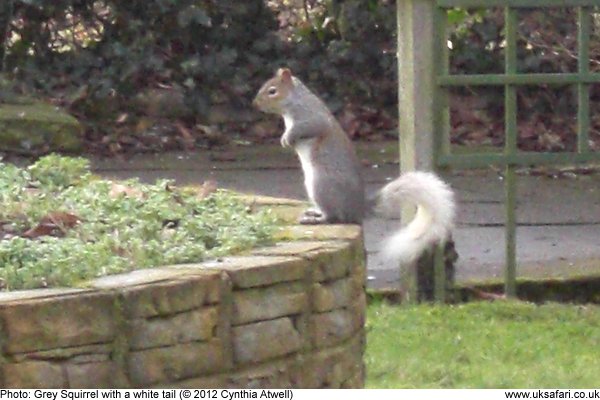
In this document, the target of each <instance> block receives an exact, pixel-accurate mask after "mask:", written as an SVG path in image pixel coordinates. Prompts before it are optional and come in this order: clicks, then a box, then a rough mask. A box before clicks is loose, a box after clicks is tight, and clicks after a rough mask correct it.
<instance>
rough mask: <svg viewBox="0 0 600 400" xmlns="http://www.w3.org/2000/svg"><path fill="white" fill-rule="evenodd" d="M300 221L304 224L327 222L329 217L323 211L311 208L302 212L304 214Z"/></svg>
mask: <svg viewBox="0 0 600 400" xmlns="http://www.w3.org/2000/svg"><path fill="white" fill-rule="evenodd" d="M298 222H299V223H300V224H302V225H316V224H324V223H325V222H327V218H326V217H325V215H324V214H323V213H322V212H321V211H319V210H317V209H314V208H309V209H308V210H306V211H304V213H302V216H301V217H300V219H299V220H298Z"/></svg>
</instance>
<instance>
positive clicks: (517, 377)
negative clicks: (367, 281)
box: [366, 301, 600, 388]
mask: <svg viewBox="0 0 600 400" xmlns="http://www.w3.org/2000/svg"><path fill="white" fill-rule="evenodd" d="M367 324H368V334H367V354H366V363H367V387H371V388H556V387H559V388H560V387H563V388H565V387H568V388H572V387H576V388H592V387H597V386H598V382H599V381H598V377H600V357H599V354H600V353H599V349H600V307H599V306H597V305H586V306H575V305H568V304H557V303H552V304H546V305H541V306H540V305H534V304H530V303H524V302H513V301H498V302H493V303H489V302H475V303H467V304H460V305H453V306H447V305H417V306H406V307H398V306H390V305H386V304H382V303H379V302H377V303H373V304H371V305H370V306H369V310H368V322H367Z"/></svg>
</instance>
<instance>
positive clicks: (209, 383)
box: [153, 374, 227, 389]
mask: <svg viewBox="0 0 600 400" xmlns="http://www.w3.org/2000/svg"><path fill="white" fill-rule="evenodd" d="M226 381H227V377H226V376H225V375H224V374H220V375H211V376H202V377H200V378H191V379H185V380H182V381H178V382H175V383H172V384H162V385H156V386H153V388H163V389H220V388H224V387H227V386H226V385H225V382H226Z"/></svg>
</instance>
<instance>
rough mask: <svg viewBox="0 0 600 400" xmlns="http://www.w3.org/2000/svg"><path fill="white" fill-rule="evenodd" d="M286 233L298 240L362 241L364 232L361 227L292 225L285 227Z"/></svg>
mask: <svg viewBox="0 0 600 400" xmlns="http://www.w3.org/2000/svg"><path fill="white" fill-rule="evenodd" d="M284 232H286V234H288V235H289V236H291V237H293V238H294V239H297V240H298V239H300V240H302V239H305V240H306V239H312V240H360V239H362V230H361V228H360V226H359V225H345V224H344V225H292V226H287V227H285V228H284Z"/></svg>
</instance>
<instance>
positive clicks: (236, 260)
mask: <svg viewBox="0 0 600 400" xmlns="http://www.w3.org/2000/svg"><path fill="white" fill-rule="evenodd" d="M202 265H203V266H205V267H206V268H214V269H218V270H222V271H225V272H226V273H227V274H228V275H229V278H230V279H231V281H232V283H233V288H234V289H237V288H251V287H257V286H268V285H273V284H275V283H280V282H290V281H297V280H300V279H302V278H303V277H304V274H305V273H306V271H307V268H308V264H307V262H306V261H305V260H302V259H301V258H298V257H263V256H247V257H225V258H223V259H221V260H218V261H211V262H206V263H203V264H202Z"/></svg>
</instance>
